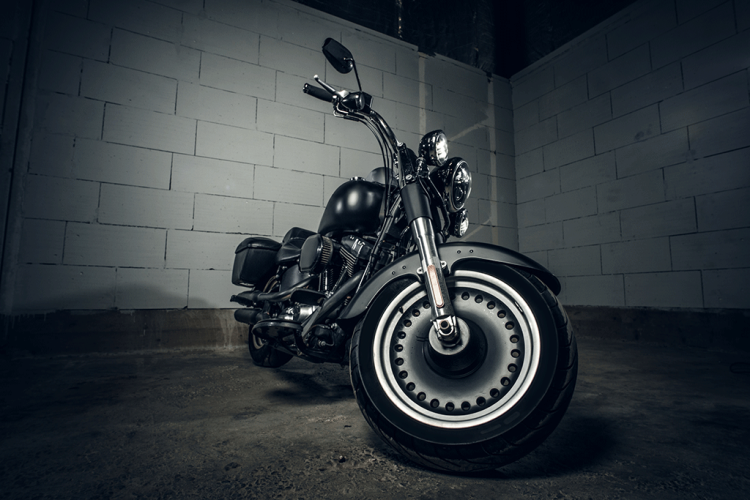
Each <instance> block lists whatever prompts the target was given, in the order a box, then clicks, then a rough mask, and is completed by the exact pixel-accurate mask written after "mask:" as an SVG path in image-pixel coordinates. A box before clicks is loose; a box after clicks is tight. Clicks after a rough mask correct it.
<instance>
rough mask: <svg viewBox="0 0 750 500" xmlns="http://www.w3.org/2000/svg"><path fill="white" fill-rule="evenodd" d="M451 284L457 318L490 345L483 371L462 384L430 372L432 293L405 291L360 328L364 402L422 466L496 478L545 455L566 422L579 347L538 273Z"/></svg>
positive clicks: (359, 378) (382, 298) (376, 425)
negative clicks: (543, 449)
mask: <svg viewBox="0 0 750 500" xmlns="http://www.w3.org/2000/svg"><path fill="white" fill-rule="evenodd" d="M490 273H491V274H490ZM447 284H448V289H449V290H450V292H451V295H454V294H456V295H458V296H457V297H456V298H455V299H453V301H454V308H455V310H456V315H457V316H458V317H459V318H461V319H462V320H465V321H466V322H467V324H470V325H472V326H471V328H470V331H471V332H472V335H473V334H474V331H478V332H480V334H481V335H484V336H485V337H486V339H487V353H486V357H485V358H484V360H483V362H482V364H481V366H480V368H479V369H478V370H476V371H475V372H474V373H472V374H469V375H468V376H461V377H445V376H444V375H441V374H438V373H437V372H435V371H430V370H429V369H428V364H427V363H425V362H424V359H423V358H425V356H424V355H422V354H420V353H422V352H423V351H424V349H423V348H422V347H421V344H424V343H425V340H424V339H425V338H426V335H427V333H426V332H428V331H429V328H430V326H429V325H430V322H429V316H430V314H429V309H426V308H423V307H420V306H423V304H424V302H425V300H426V296H425V293H424V290H423V288H422V287H421V285H419V284H412V283H410V282H406V281H400V282H395V283H392V284H391V285H389V287H388V288H386V289H385V290H384V291H383V292H382V293H381V294H380V295H379V296H378V297H377V298H376V299H375V300H374V301H373V303H372V305H371V307H370V308H369V310H368V312H367V314H366V315H365V317H364V319H363V320H362V321H360V323H359V324H358V325H357V327H356V328H355V331H354V335H353V338H352V344H351V351H350V376H351V382H352V386H353V388H354V394H355V396H356V398H357V403H358V404H359V407H360V409H361V411H362V413H363V415H364V417H365V419H366V420H367V422H368V423H369V424H370V426H371V427H372V428H373V430H375V432H376V433H377V434H379V435H380V437H381V438H382V439H383V440H384V441H385V442H386V443H388V444H389V445H390V446H392V447H393V448H395V449H396V450H397V451H399V452H401V453H402V454H404V455H405V456H407V457H408V458H409V459H411V460H412V461H414V462H416V463H417V464H419V465H421V466H423V467H426V468H429V469H433V470H438V471H442V472H469V471H479V470H490V469H495V468H497V467H500V466H502V465H506V464H508V463H511V462H513V461H515V460H518V459H519V458H521V457H522V456H524V455H526V454H527V453H529V452H530V451H532V450H533V449H534V448H536V447H537V446H539V444H541V443H542V442H543V441H544V439H546V438H547V437H548V436H549V435H550V434H551V433H552V431H553V430H554V429H555V427H556V426H557V424H558V423H559V422H560V420H561V419H562V416H563V414H564V413H565V410H566V409H567V407H568V404H569V402H570V400H571V398H572V396H573V390H574V387H575V381H576V373H577V366H578V355H577V348H576V343H575V338H574V336H573V331H572V328H571V326H570V323H569V321H568V316H567V314H566V313H565V310H564V309H563V307H562V305H560V303H559V302H558V301H557V298H556V297H555V296H554V294H553V293H552V292H551V291H550V290H549V289H548V288H547V287H546V286H545V285H544V284H543V283H542V282H541V281H540V280H539V279H537V278H536V277H534V276H532V275H530V274H528V273H525V272H523V271H520V270H516V269H511V268H509V267H507V266H492V267H490V266H484V267H483V268H476V269H475V270H474V271H471V270H469V271H460V270H459V271H456V272H455V273H454V274H453V275H452V276H451V277H449V278H448V279H447ZM490 304H492V305H490ZM420 309H421V311H420ZM501 311H502V312H503V314H502V315H500V314H498V313H500V312H501ZM506 311H507V313H506ZM420 314H421V316H420ZM425 317H426V318H425ZM509 325H510V326H509ZM420 343H421V344H420ZM511 365H512V368H511ZM508 370H509V371H508ZM506 372H507V373H506Z"/></svg>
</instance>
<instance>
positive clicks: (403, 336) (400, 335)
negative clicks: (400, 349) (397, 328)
mask: <svg viewBox="0 0 750 500" xmlns="http://www.w3.org/2000/svg"><path fill="white" fill-rule="evenodd" d="M396 335H397V336H398V338H400V339H405V338H406V332H398V333H397V334H396Z"/></svg>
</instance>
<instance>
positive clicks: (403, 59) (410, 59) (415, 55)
mask: <svg viewBox="0 0 750 500" xmlns="http://www.w3.org/2000/svg"><path fill="white" fill-rule="evenodd" d="M425 59H426V58H425ZM420 60H422V58H420V56H419V51H418V50H417V49H416V47H415V48H412V47H408V48H407V47H396V74H397V75H398V76H403V77H404V78H410V79H412V80H419V79H420V78H419V74H420ZM424 64H425V63H424V62H422V65H423V69H422V73H424V71H425V70H424Z"/></svg>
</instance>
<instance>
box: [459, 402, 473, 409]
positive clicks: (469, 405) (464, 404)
mask: <svg viewBox="0 0 750 500" xmlns="http://www.w3.org/2000/svg"><path fill="white" fill-rule="evenodd" d="M461 409H462V410H463V411H469V410H471V403H469V402H468V401H464V402H463V403H461Z"/></svg>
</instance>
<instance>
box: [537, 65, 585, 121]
mask: <svg viewBox="0 0 750 500" xmlns="http://www.w3.org/2000/svg"><path fill="white" fill-rule="evenodd" d="M587 100H588V89H587V85H586V77H585V76H581V77H578V78H576V79H575V80H572V81H570V82H568V83H566V84H565V85H562V86H560V87H557V88H556V89H555V90H553V91H552V92H549V93H547V94H544V95H543V96H542V97H540V98H539V101H538V102H539V119H540V120H546V119H547V118H549V117H551V116H554V115H556V114H558V113H560V112H561V111H565V110H566V109H570V108H572V107H574V106H577V105H578V104H581V103H584V102H586V101H587Z"/></svg>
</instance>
